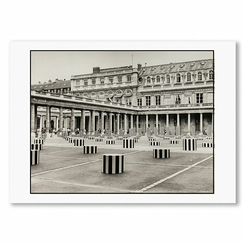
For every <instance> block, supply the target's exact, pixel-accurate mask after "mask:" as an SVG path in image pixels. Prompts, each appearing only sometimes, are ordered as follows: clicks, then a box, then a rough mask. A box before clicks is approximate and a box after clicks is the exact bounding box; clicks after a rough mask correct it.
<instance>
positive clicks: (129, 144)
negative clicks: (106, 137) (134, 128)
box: [123, 139, 134, 148]
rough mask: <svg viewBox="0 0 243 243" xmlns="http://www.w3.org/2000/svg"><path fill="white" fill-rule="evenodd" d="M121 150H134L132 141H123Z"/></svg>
mask: <svg viewBox="0 0 243 243" xmlns="http://www.w3.org/2000/svg"><path fill="white" fill-rule="evenodd" d="M123 148H134V139H123Z"/></svg>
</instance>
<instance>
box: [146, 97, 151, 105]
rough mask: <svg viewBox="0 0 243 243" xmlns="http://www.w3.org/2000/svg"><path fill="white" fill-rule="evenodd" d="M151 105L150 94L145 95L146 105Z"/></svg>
mask: <svg viewBox="0 0 243 243" xmlns="http://www.w3.org/2000/svg"><path fill="white" fill-rule="evenodd" d="M149 105H151V98H150V96H146V106H149Z"/></svg>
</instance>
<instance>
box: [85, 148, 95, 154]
mask: <svg viewBox="0 0 243 243" xmlns="http://www.w3.org/2000/svg"><path fill="white" fill-rule="evenodd" d="M84 154H97V146H84Z"/></svg>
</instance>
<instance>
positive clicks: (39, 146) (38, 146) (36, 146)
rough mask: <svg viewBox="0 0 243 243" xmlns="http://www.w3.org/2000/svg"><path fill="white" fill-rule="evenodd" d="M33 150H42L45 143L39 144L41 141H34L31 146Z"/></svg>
mask: <svg viewBox="0 0 243 243" xmlns="http://www.w3.org/2000/svg"><path fill="white" fill-rule="evenodd" d="M30 149H31V150H42V149H43V145H42V144H39V143H32V144H31V146H30Z"/></svg>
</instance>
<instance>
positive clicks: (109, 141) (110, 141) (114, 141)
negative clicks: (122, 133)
mask: <svg viewBox="0 0 243 243" xmlns="http://www.w3.org/2000/svg"><path fill="white" fill-rule="evenodd" d="M106 144H116V140H106Z"/></svg>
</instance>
